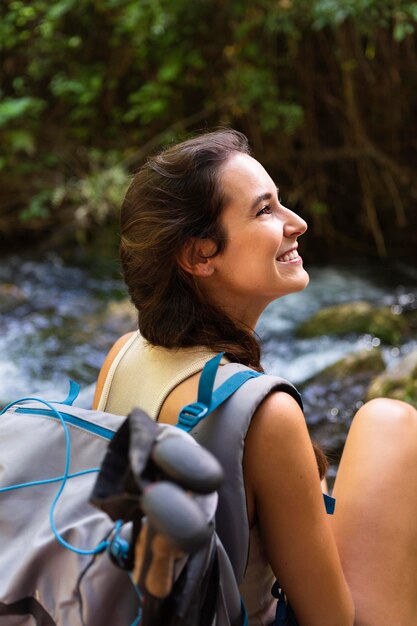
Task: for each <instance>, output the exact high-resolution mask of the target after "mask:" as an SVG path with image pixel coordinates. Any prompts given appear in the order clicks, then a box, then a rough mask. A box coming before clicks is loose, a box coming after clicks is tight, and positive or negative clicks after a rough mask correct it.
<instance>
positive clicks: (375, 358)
mask: <svg viewBox="0 0 417 626" xmlns="http://www.w3.org/2000/svg"><path fill="white" fill-rule="evenodd" d="M384 370H385V362H384V359H383V356H382V351H381V349H380V348H371V349H370V350H360V351H359V352H353V353H352V354H348V355H347V356H345V357H343V358H342V359H340V360H339V361H336V363H333V364H332V365H329V367H326V369H324V370H322V371H321V372H319V373H318V374H315V376H313V377H312V378H310V379H309V380H307V381H305V382H304V383H303V387H306V386H307V385H311V384H312V383H321V384H322V385H326V384H327V383H329V382H334V381H335V380H345V379H346V378H348V377H349V378H351V377H355V376H358V375H363V374H365V375H368V376H369V377H371V376H373V375H375V374H379V373H380V372H383V371H384Z"/></svg>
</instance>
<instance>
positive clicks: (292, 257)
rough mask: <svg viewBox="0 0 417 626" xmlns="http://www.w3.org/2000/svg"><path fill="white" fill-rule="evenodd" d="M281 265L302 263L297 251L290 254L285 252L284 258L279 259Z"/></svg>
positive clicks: (291, 251)
mask: <svg viewBox="0 0 417 626" xmlns="http://www.w3.org/2000/svg"><path fill="white" fill-rule="evenodd" d="M277 261H278V262H279V263H291V262H292V263H294V262H296V261H301V257H300V256H299V254H298V252H297V250H290V251H289V252H285V254H283V255H282V256H279V257H278V258H277Z"/></svg>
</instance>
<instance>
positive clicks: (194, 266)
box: [177, 237, 217, 277]
mask: <svg viewBox="0 0 417 626" xmlns="http://www.w3.org/2000/svg"><path fill="white" fill-rule="evenodd" d="M216 247H217V246H216V244H215V243H214V241H213V240H212V239H198V238H197V237H191V238H190V239H188V241H186V242H185V244H184V245H183V247H182V248H181V250H180V252H179V253H178V255H177V261H178V264H179V266H180V267H181V268H182V269H183V270H184V271H186V272H188V273H189V274H192V275H193V276H201V277H205V276H210V275H211V274H212V273H213V271H214V267H213V263H212V262H211V255H213V254H214V253H215V252H216Z"/></svg>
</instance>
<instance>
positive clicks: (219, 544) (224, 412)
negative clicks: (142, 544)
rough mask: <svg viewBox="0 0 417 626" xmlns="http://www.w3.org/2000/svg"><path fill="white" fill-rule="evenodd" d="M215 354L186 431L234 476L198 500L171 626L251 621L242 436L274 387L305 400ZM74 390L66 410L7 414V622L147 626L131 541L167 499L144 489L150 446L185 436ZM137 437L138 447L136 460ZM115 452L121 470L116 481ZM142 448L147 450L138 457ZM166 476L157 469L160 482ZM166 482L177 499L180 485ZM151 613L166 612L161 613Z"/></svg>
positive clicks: (38, 403)
mask: <svg viewBox="0 0 417 626" xmlns="http://www.w3.org/2000/svg"><path fill="white" fill-rule="evenodd" d="M220 358H221V355H219V356H218V357H215V358H214V359H212V360H211V361H209V362H208V363H207V364H206V367H205V368H204V371H203V373H202V376H201V380H200V386H199V393H198V400H197V402H196V403H193V404H191V405H189V406H188V407H185V408H184V409H183V410H182V412H181V414H180V417H179V426H180V428H181V429H182V430H185V431H189V432H190V433H191V435H192V436H193V438H194V439H195V440H196V441H197V442H199V443H200V444H201V445H203V446H205V447H206V448H207V449H208V450H211V452H212V454H214V456H215V457H216V458H217V459H218V460H219V461H220V464H221V465H222V466H223V469H224V471H225V474H226V475H227V477H228V480H226V481H224V482H223V484H221V485H220V486H219V487H218V499H219V506H217V509H216V500H217V496H216V491H215V488H216V485H218V481H219V476H217V478H216V480H214V482H213V481H212V483H211V488H212V492H211V493H206V494H200V495H197V496H195V498H194V500H195V502H194V504H197V506H198V507H199V509H200V510H201V511H202V515H203V518H202V519H203V522H204V523H202V524H201V519H200V531H201V528H203V527H205V529H206V530H205V532H206V534H205V535H204V532H202V531H201V532H202V534H201V537H200V539H199V541H196V543H195V545H194V547H193V548H192V549H191V550H190V551H189V553H188V556H187V557H186V558H185V559H183V561H184V562H183V563H182V571H181V572H180V573H179V574H178V576H177V578H176V580H175V584H174V586H173V588H172V593H171V594H170V597H169V598H168V599H167V602H166V603H164V607H163V609H164V611H165V613H164V616H165V617H164V620H165V621H162V622H160V624H164V626H168V624H172V625H174V624H182V625H183V626H188V625H190V626H191V625H192V626H196V625H197V624H198V625H199V626H205V624H207V626H213V625H215V626H242V625H243V624H244V623H245V619H246V617H245V611H244V608H243V607H242V605H241V601H240V597H239V591H238V584H239V583H240V582H241V580H242V578H243V574H244V569H245V564H246V556H247V550H248V546H249V529H248V528H246V526H245V524H242V523H241V520H242V516H241V515H242V513H244V514H245V515H246V509H245V506H246V505H245V495H244V493H243V490H242V487H241V486H240V488H238V489H236V480H238V481H240V482H241V478H240V477H241V475H242V467H241V460H242V455H243V445H244V437H245V435H246V431H247V428H248V427H249V424H250V419H251V417H252V415H253V412H254V411H255V410H256V407H257V406H258V404H259V402H260V401H261V400H262V399H263V397H265V396H266V395H267V393H269V392H270V391H271V390H272V389H280V388H283V389H285V390H286V391H288V392H289V393H292V394H293V395H294V397H296V398H298V392H296V390H295V389H294V388H293V387H292V386H290V385H289V383H287V382H286V381H283V380H282V379H277V378H276V377H272V376H266V375H262V376H260V375H259V373H257V372H253V370H250V369H249V368H246V367H244V366H241V365H237V364H228V365H225V366H223V367H222V368H220V370H219V371H217V368H218V364H219V362H220ZM215 383H216V389H215V390H214V391H213V389H214V386H215ZM78 391H79V388H78V386H77V385H76V384H75V383H73V382H72V383H71V385H70V392H69V394H68V397H67V398H66V399H65V400H64V401H62V402H46V401H44V400H39V399H36V398H23V399H21V400H19V401H16V402H15V403H12V405H9V406H8V407H6V408H5V409H4V410H3V411H2V414H1V421H0V433H1V436H0V464H1V465H0V498H1V504H2V506H1V513H0V572H1V575H0V624H5V625H6V624H7V626H26V625H29V624H36V625H37V626H54V625H56V626H78V625H80V626H104V625H107V624H109V625H110V624H111V625H113V624H114V625H117V626H124V625H125V624H126V626H134V625H135V626H136V625H137V624H139V623H141V625H143V626H147V624H146V622H145V619H147V617H146V615H144V614H143V613H142V606H143V604H144V601H145V600H146V598H143V597H141V595H140V591H139V589H138V587H137V586H136V585H135V584H133V583H132V580H131V576H130V570H131V568H132V567H133V563H134V544H135V539H136V537H137V536H138V534H139V532H140V529H141V526H142V521H143V518H144V516H145V509H146V511H147V515H148V517H149V518H150V519H151V521H152V523H153V524H154V525H155V524H156V525H157V524H158V519H159V518H158V515H160V511H159V512H158V506H159V504H158V502H159V503H161V501H162V502H163V503H165V502H166V498H165V499H164V497H165V496H164V495H163V494H161V492H160V491H159V492H158V489H156V487H158V485H156V486H154V487H153V488H152V489H149V484H152V480H153V476H154V474H155V464H156V466H158V462H155V458H151V457H152V450H154V449H156V447H157V444H158V443H159V442H160V440H161V432H163V431H164V430H165V431H171V435H172V433H173V431H177V432H176V434H177V436H178V434H179V431H178V430H177V429H175V428H173V427H165V429H164V427H163V426H162V425H158V424H155V423H154V422H152V420H150V418H147V417H146V416H144V415H143V412H133V413H132V414H131V415H130V416H129V417H128V418H127V419H126V417H125V416H116V415H112V414H109V413H105V412H101V411H92V410H87V409H81V408H78V407H74V406H73V402H74V400H75V398H76V396H77V394H78ZM138 415H140V417H138ZM231 415H233V416H234V419H232V420H231V419H230V417H231ZM145 423H147V426H146V427H145V426H143V424H145ZM138 424H142V426H143V427H142V430H140V428H138ZM149 424H152V426H149ZM132 425H133V426H132ZM146 429H148V430H146ZM116 431H117V436H116V437H115V433H116ZM146 432H148V440H147V444H146V437H145V435H144V433H146ZM132 433H133V435H132ZM138 434H139V435H140V436H139V438H138ZM131 435H132V441H135V445H134V446H133V447H132V450H131V452H129V439H130V436H131ZM219 435H220V437H219ZM165 438H167V437H166V436H165ZM17 441H18V443H19V447H18V452H16V442H17ZM231 441H233V442H234V444H233V445H235V444H236V455H235V454H234V455H233V457H232V458H230V457H231V456H232V455H229V454H228V452H229V450H230V442H231ZM109 442H111V443H110V446H109ZM126 442H127V443H126ZM146 445H148V448H146ZM116 449H117V451H118V463H119V465H118V466H117V463H116V468H117V471H118V474H117V473H116V474H117V476H116V479H115V475H113V476H112V477H111V480H110V481H109V480H108V478H109V474H108V470H109V467H113V470H114V467H115V466H114V463H113V462H114V459H115V458H116V457H117V455H116V457H115V456H114V452H115V450H116ZM159 449H161V446H159ZM138 451H139V452H140V451H142V452H141V454H142V456H141V459H139V460H138V458H137V454H138ZM200 452H201V451H200ZM120 453H121V454H120ZM135 455H136V456H135ZM139 456H140V455H139ZM205 458H208V457H205ZM165 460H166V459H165ZM109 463H110V465H109ZM140 463H142V471H141V473H140V474H139V475H138V474H137V469H138V467H140ZM112 464H113V465H112ZM101 465H102V468H101V470H100V466H101ZM132 467H133V469H134V470H135V471H136V474H135V471H132ZM113 470H111V471H113ZM165 470H166V467H165V469H164V470H163V472H164V471H165ZM99 471H100V474H99V478H98V480H96V479H97V474H98V472H99ZM160 471H161V467H157V474H159V473H160ZM168 473H169V472H168ZM190 473H191V474H192V472H190ZM214 473H216V472H214ZM143 474H144V476H145V478H146V480H147V481H148V495H149V496H150V497H149V498H147V499H145V500H144V499H143V498H142V499H141V500H140V505H139V507H138V493H137V492H138V489H137V488H138V479H139V478H140V476H142V475H143ZM168 478H169V480H168V482H169V483H171V485H170V486H169V485H168V486H169V489H170V490H171V491H170V492H169V493H172V486H173V482H175V481H177V478H175V479H173V478H172V476H169V477H168ZM157 479H158V480H160V476H158V478H157ZM216 481H217V482H216ZM132 485H133V487H132ZM183 485H184V483H183ZM109 486H110V488H109ZM165 487H166V485H165ZM177 487H178V485H177ZM178 488H179V489H180V490H181V489H184V486H182V487H181V485H180V486H179V487H178ZM185 488H187V486H185ZM112 490H113V493H112V492H111V491H112ZM177 495H178V494H177ZM183 495H184V497H188V496H186V494H183ZM156 496H157V497H156ZM140 498H141V496H140ZM140 498H139V499H140ZM90 500H91V501H90ZM129 507H130V508H129ZM133 511H135V515H133ZM215 512H216V514H215ZM165 514H166V511H165ZM152 516H153V517H152ZM244 519H246V517H245V518H244ZM159 522H160V519H159ZM231 528H233V529H234V530H233V532H231V530H230V529H231ZM194 530H195V528H194V529H193V531H194ZM203 539H204V540H203ZM115 565H116V567H115ZM142 582H143V581H142ZM202 582H203V583H204V584H201V583H202ZM140 586H141V582H139V587H140ZM145 593H146V589H145ZM147 599H148V604H147V608H148V609H149V610H151V609H152V606H153V604H155V603H153V604H152V602H153V599H152V598H151V597H149V598H147ZM154 608H155V607H154ZM156 608H157V609H158V611H159V613H160V609H161V606H159V607H156ZM279 609H280V611H282V610H283V609H285V602H280V603H279ZM181 611H182V612H183V613H181ZM151 612H152V611H151ZM187 612H188V613H187ZM148 613H149V611H148ZM169 619H170V620H171V621H170V622H169V621H166V620H169ZM279 619H280V620H281V621H280V622H279V621H277V622H276V623H277V624H278V623H281V624H284V623H289V622H286V621H285V620H286V619H288V614H287V616H283V615H278V614H277V620H279ZM5 620H7V621H5ZM187 620H188V621H187ZM204 620H205V621H204ZM148 623H149V624H150V623H152V626H157V623H156V622H149V621H148Z"/></svg>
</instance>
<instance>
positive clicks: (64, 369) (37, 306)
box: [0, 254, 417, 449]
mask: <svg viewBox="0 0 417 626" xmlns="http://www.w3.org/2000/svg"><path fill="white" fill-rule="evenodd" d="M308 271H309V273H310V277H311V280H310V285H309V286H308V287H307V289H305V290H304V291H303V292H302V293H298V294H291V295H289V296H286V297H285V298H282V299H280V300H277V301H276V302H274V303H272V304H271V305H270V306H269V307H268V308H267V309H266V311H265V312H264V314H263V316H262V318H261V320H260V322H259V324H258V327H257V332H258V334H259V337H260V339H261V342H262V345H263V355H264V358H263V363H264V366H265V368H266V370H267V371H269V372H271V373H274V374H278V375H280V376H284V377H285V378H288V379H289V380H291V381H292V382H294V383H295V384H296V385H302V384H303V382H304V381H306V380H307V379H309V378H310V377H311V376H313V375H314V374H316V373H317V372H320V371H321V370H322V369H323V368H324V367H326V366H327V365H329V364H331V363H334V362H335V361H337V360H338V359H339V358H341V357H342V356H344V355H346V354H349V353H351V352H355V351H358V350H360V349H362V348H371V347H372V346H375V345H378V343H379V339H378V337H372V336H369V335H351V336H346V337H330V336H322V337H319V338H315V339H297V338H296V337H295V336H294V330H295V328H296V326H297V324H298V323H300V322H301V321H302V320H304V319H306V318H307V317H308V316H310V315H311V314H312V313H314V312H315V311H316V310H318V309H320V308H321V307H324V306H328V305H332V304H336V303H341V302H348V301H353V300H361V299H365V300H368V301H369V302H372V303H375V304H378V305H389V306H391V307H393V310H397V311H398V312H399V313H400V312H401V309H402V308H403V307H404V306H410V305H411V304H412V303H414V302H415V301H416V298H417V270H416V269H415V268H412V267H410V266H407V265H405V264H400V263H397V264H394V263H390V264H388V263H382V262H373V263H370V262H369V261H364V260H361V259H355V260H354V261H353V260H352V262H351V263H350V264H349V266H347V265H340V266H320V267H318V266H313V267H310V268H308ZM125 298H126V290H125V287H124V284H123V282H122V280H121V278H120V277H119V276H118V270H117V263H116V262H115V261H114V262H110V261H107V262H102V263H96V264H88V263H87V264H84V265H81V266H74V265H69V264H66V263H64V262H63V261H62V259H61V258H60V257H59V256H57V255H55V254H48V255H47V256H46V257H45V258H42V259H39V258H34V257H30V256H27V257H24V256H23V257H22V256H9V257H7V258H5V259H3V260H2V262H1V265H0V330H1V332H0V403H1V404H2V405H4V404H6V403H7V402H9V401H11V400H14V399H16V398H18V397H20V396H24V395H28V394H30V395H38V396H41V397H43V398H45V399H49V400H59V399H63V398H64V397H65V395H66V391H67V386H68V378H72V379H74V380H76V381H77V382H79V383H80V384H81V387H82V392H81V395H80V398H79V400H78V404H80V405H82V406H85V407H88V406H90V405H91V401H92V396H93V393H94V382H95V380H96V377H97V374H98V371H99V368H100V366H101V364H102V362H103V359H104V357H105V354H106V353H107V351H108V349H109V348H110V346H111V345H112V343H113V342H114V341H115V340H116V339H117V337H119V336H120V335H121V334H123V333H125V332H127V331H128V330H131V329H132V328H134V325H135V324H134V320H133V319H132V316H131V315H128V314H125V310H126V309H125V307H124V305H122V304H120V303H121V302H123V301H124V300H125ZM415 346H416V341H415V340H414V339H408V340H407V341H406V342H405V343H404V344H402V345H399V346H384V347H383V354H384V359H385V360H386V362H387V364H391V363H394V362H395V360H396V359H398V358H399V357H400V356H402V355H403V354H406V353H407V352H409V351H410V350H411V349H413V348H414V347H415ZM363 391H364V389H363V388H361V386H360V385H359V386H358V385H357V384H356V385H353V387H349V386H348V385H346V386H345V387H343V386H340V385H339V386H335V387H334V388H330V389H329V388H326V389H324V388H323V389H321V388H320V387H318V388H317V385H316V386H315V387H314V388H313V389H309V388H306V389H305V392H304V404H305V412H306V416H307V420H308V422H309V425H310V427H311V429H312V430H313V431H316V433H317V435H318V439H319V441H320V443H321V444H322V445H324V446H325V447H327V448H330V449H335V448H337V447H338V446H339V447H340V438H341V439H342V440H343V438H344V436H345V431H346V422H348V421H349V420H350V419H351V417H352V415H353V412H354V410H355V409H356V408H357V407H358V406H360V404H361V402H362V400H363V397H362V396H363ZM335 433H336V435H337V436H336V439H337V441H335V440H334V437H335Z"/></svg>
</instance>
